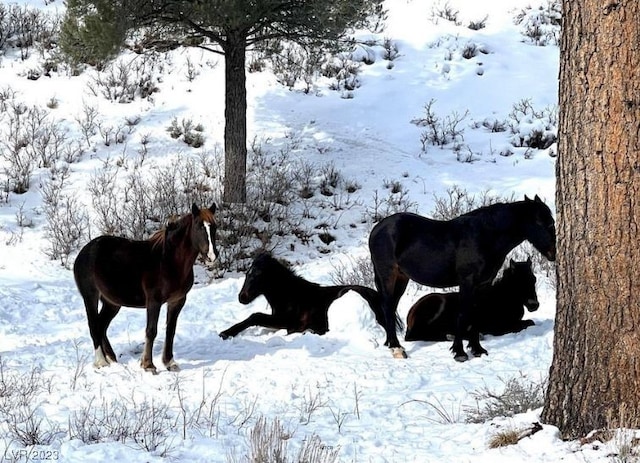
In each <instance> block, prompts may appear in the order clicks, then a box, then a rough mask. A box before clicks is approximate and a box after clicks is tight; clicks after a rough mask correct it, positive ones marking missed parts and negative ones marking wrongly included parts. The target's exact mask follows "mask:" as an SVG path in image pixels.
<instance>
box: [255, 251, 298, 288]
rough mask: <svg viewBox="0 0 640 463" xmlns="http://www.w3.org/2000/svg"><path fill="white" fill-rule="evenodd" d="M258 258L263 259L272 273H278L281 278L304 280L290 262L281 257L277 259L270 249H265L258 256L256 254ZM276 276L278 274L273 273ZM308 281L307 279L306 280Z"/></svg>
mask: <svg viewBox="0 0 640 463" xmlns="http://www.w3.org/2000/svg"><path fill="white" fill-rule="evenodd" d="M256 260H263V261H264V262H265V263H266V265H267V266H268V267H269V270H270V271H271V273H276V272H277V276H279V277H280V278H290V279H296V280H304V278H302V277H301V276H300V275H298V274H297V273H296V272H295V271H294V270H293V269H292V268H291V266H290V264H289V263H288V262H286V263H285V262H284V261H282V260H280V259H276V258H275V257H274V256H273V254H271V253H270V252H268V251H263V252H261V253H260V254H258V256H256ZM272 276H276V275H272ZM305 281H306V280H305Z"/></svg>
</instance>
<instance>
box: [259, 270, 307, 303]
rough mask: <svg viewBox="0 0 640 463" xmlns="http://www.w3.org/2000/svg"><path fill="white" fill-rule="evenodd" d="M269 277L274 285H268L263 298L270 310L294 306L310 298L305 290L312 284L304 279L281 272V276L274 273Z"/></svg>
mask: <svg viewBox="0 0 640 463" xmlns="http://www.w3.org/2000/svg"><path fill="white" fill-rule="evenodd" d="M271 277H272V278H273V279H274V280H275V283H274V284H271V285H269V288H268V290H267V291H265V293H264V297H265V299H267V302H269V305H270V306H271V307H272V308H273V307H283V306H289V305H291V304H293V305H296V304H298V303H299V301H300V300H302V299H304V298H305V297H311V296H310V294H309V293H308V291H306V289H307V288H309V285H312V283H309V282H308V281H307V280H305V279H304V278H302V277H300V276H298V275H296V274H294V273H289V272H288V271H287V272H285V271H283V273H282V274H278V273H274V274H272V276H271Z"/></svg>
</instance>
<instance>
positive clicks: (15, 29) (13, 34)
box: [0, 3, 60, 60]
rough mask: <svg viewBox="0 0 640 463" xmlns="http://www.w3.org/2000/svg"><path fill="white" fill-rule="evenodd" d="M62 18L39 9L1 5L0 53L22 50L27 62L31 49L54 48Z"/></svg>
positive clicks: (21, 53) (22, 57) (22, 56)
mask: <svg viewBox="0 0 640 463" xmlns="http://www.w3.org/2000/svg"><path fill="white" fill-rule="evenodd" d="M59 23H60V17H59V16H58V15H55V14H49V13H46V12H44V11H43V10H41V9H39V8H34V7H31V6H27V5H23V6H20V5H18V4H5V3H3V4H0V51H1V50H6V49H7V48H9V47H15V48H18V49H19V50H20V58H21V59H22V60H26V59H27V58H29V56H30V55H31V49H32V48H34V47H39V48H40V49H42V50H45V49H50V48H52V46H53V44H54V43H55V41H56V37H57V35H58V30H59Z"/></svg>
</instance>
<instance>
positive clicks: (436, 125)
mask: <svg viewBox="0 0 640 463" xmlns="http://www.w3.org/2000/svg"><path fill="white" fill-rule="evenodd" d="M435 101H436V100H434V99H431V100H430V101H429V102H428V103H426V104H425V105H424V112H425V114H424V116H423V117H419V118H415V119H412V120H411V123H412V124H415V125H417V126H418V127H424V128H425V130H424V131H423V132H422V133H421V135H420V142H421V143H422V151H425V152H426V151H427V146H428V145H433V146H440V147H443V146H445V145H448V144H450V143H455V142H460V141H462V140H464V136H463V135H464V128H462V127H460V124H461V123H462V121H464V120H465V119H466V118H467V116H468V115H469V111H465V112H464V114H459V113H457V112H455V111H454V112H452V113H451V114H449V115H448V116H445V117H444V118H441V117H440V116H438V115H437V114H436V113H435V110H434V107H433V106H434V104H435Z"/></svg>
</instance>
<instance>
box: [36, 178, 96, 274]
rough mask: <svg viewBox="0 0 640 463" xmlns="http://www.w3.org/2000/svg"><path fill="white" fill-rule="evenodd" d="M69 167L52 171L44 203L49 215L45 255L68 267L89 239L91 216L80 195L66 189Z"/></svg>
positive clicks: (46, 225)
mask: <svg viewBox="0 0 640 463" xmlns="http://www.w3.org/2000/svg"><path fill="white" fill-rule="evenodd" d="M68 175H69V174H68V168H66V167H63V168H62V169H58V170H55V171H52V174H51V176H50V177H49V179H48V180H47V181H45V183H44V184H43V186H42V189H41V191H42V204H43V209H44V214H45V217H46V220H47V222H46V224H45V228H44V236H45V238H46V239H47V244H46V247H45V251H44V252H45V254H46V255H47V257H49V258H50V259H52V260H60V263H61V264H62V265H63V266H64V267H67V266H68V264H69V256H70V255H71V254H72V253H73V252H75V251H77V250H79V249H80V247H81V246H82V245H83V244H84V243H85V242H86V241H87V235H88V229H89V218H88V215H87V212H86V210H85V207H84V205H82V204H81V203H80V201H79V200H78V198H77V197H76V196H74V195H70V194H67V193H65V192H64V187H65V180H66V179H67V177H68Z"/></svg>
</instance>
